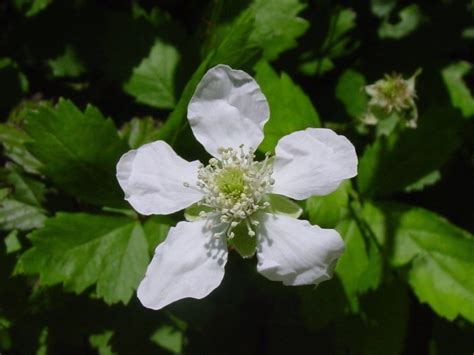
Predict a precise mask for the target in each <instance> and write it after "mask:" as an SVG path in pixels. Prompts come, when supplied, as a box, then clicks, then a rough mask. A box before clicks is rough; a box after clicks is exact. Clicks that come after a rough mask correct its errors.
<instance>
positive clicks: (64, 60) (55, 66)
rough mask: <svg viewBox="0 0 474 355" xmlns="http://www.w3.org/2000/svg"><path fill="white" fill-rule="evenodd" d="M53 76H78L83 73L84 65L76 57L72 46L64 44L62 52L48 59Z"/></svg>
mask: <svg viewBox="0 0 474 355" xmlns="http://www.w3.org/2000/svg"><path fill="white" fill-rule="evenodd" d="M48 65H49V67H50V68H51V72H52V73H53V76H55V77H57V78H63V77H72V78H75V77H78V76H80V75H82V74H84V73H85V71H86V67H85V65H84V63H83V62H82V61H81V59H80V58H79V57H78V55H77V53H76V51H75V49H74V47H72V46H69V45H68V46H66V48H65V49H64V52H63V53H62V54H61V55H59V56H58V57H56V58H55V59H50V60H48Z"/></svg>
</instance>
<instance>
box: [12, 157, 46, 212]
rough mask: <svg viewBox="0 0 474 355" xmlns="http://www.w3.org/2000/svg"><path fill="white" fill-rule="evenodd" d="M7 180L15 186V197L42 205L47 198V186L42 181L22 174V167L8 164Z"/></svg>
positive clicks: (38, 205) (25, 201)
mask: <svg viewBox="0 0 474 355" xmlns="http://www.w3.org/2000/svg"><path fill="white" fill-rule="evenodd" d="M8 168H9V173H8V177H7V181H8V182H9V183H10V184H11V186H13V187H14V198H15V199H16V200H18V201H20V202H24V203H26V204H29V205H32V206H37V207H41V205H42V203H43V201H44V198H45V186H44V184H43V183H42V182H40V181H38V180H35V179H33V178H30V177H27V176H25V175H22V173H21V172H20V169H18V168H17V167H15V166H8Z"/></svg>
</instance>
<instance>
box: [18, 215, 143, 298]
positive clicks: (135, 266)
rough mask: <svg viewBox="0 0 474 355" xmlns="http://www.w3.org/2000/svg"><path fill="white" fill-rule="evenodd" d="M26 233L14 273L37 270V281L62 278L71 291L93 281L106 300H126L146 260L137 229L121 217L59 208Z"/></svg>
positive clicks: (49, 281) (58, 281)
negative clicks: (26, 241)
mask: <svg viewBox="0 0 474 355" xmlns="http://www.w3.org/2000/svg"><path fill="white" fill-rule="evenodd" d="M29 238H30V240H31V242H32V244H33V247H32V248H31V249H29V250H28V251H26V253H24V254H23V255H22V256H21V258H20V260H19V261H18V264H17V267H16V272H17V273H22V274H28V275H31V274H39V275H40V279H39V280H40V284H41V285H44V286H46V285H54V284H58V283H62V284H64V286H65V288H66V289H67V290H71V291H74V292H76V293H80V292H83V291H85V290H86V289H87V288H88V287H90V286H92V285H96V286H95V292H96V294H97V296H98V297H100V298H103V299H104V301H105V302H107V303H109V304H112V303H117V302H123V303H128V302H129V300H130V298H131V297H132V295H133V292H134V290H135V289H136V287H137V286H138V283H139V281H140V280H141V279H142V277H143V275H144V274H145V269H146V266H147V264H148V261H149V256H148V244H147V241H146V239H145V236H144V232H143V229H142V227H141V226H140V224H139V223H138V222H136V221H134V220H132V219H130V218H127V217H115V216H100V215H92V214H85V213H59V214H57V215H56V217H54V218H51V219H48V220H47V221H46V223H45V226H44V228H42V229H39V230H36V231H34V232H33V233H31V234H30V236H29Z"/></svg>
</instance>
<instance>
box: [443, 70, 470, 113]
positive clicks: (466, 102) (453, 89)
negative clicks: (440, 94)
mask: <svg viewBox="0 0 474 355" xmlns="http://www.w3.org/2000/svg"><path fill="white" fill-rule="evenodd" d="M471 70H472V65H471V64H470V63H468V62H464V61H461V62H457V63H453V64H451V65H449V66H447V67H446V68H444V69H443V70H442V72H441V74H442V76H443V80H444V83H445V85H446V87H447V89H448V92H449V96H450V97H451V103H452V104H453V106H454V107H457V108H458V109H460V110H461V112H462V114H463V116H464V117H465V118H469V117H472V116H474V97H473V96H472V93H471V91H470V90H469V88H468V87H467V85H466V83H465V82H464V80H463V76H465V75H467V74H468V73H469V72H470V71H471Z"/></svg>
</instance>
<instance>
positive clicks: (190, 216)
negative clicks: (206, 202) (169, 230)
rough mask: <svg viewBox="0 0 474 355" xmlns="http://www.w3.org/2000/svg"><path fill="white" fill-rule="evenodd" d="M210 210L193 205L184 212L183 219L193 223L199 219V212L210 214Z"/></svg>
mask: <svg viewBox="0 0 474 355" xmlns="http://www.w3.org/2000/svg"><path fill="white" fill-rule="evenodd" d="M210 211H211V208H209V207H206V206H203V205H201V204H199V202H198V203H195V204H194V205H191V206H189V207H188V208H186V209H185V210H184V218H186V221H188V222H194V221H197V220H198V219H200V217H199V213H200V212H210Z"/></svg>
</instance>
